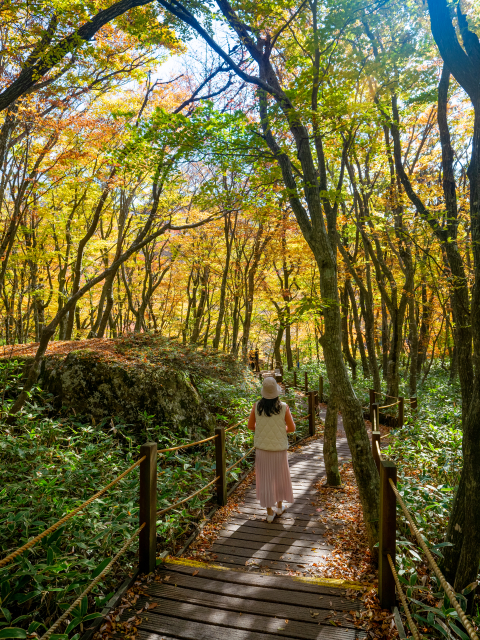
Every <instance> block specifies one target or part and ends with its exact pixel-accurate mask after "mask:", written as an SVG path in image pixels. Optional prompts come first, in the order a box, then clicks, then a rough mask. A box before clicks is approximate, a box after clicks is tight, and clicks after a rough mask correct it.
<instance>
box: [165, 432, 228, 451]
mask: <svg viewBox="0 0 480 640" xmlns="http://www.w3.org/2000/svg"><path fill="white" fill-rule="evenodd" d="M216 437H217V436H216V435H215V436H210V438H205V439H204V440H197V441H196V442H189V443H188V444H180V445H178V446H177V447H169V448H168V449H158V451H157V453H166V452H167V451H178V450H179V449H188V447H194V446H195V445H197V444H203V443H204V442H209V441H210V440H215V438H216Z"/></svg>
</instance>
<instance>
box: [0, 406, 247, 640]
mask: <svg viewBox="0 0 480 640" xmlns="http://www.w3.org/2000/svg"><path fill="white" fill-rule="evenodd" d="M247 419H248V417H245V418H243V419H242V420H241V421H240V422H239V423H238V424H236V425H233V426H232V427H229V428H228V429H225V428H224V427H217V428H216V429H215V435H213V436H211V437H209V438H205V439H203V440H198V441H196V442H190V443H188V444H183V445H179V446H176V447H170V448H168V449H160V450H158V448H157V443H156V442H146V443H145V444H143V445H142V446H141V447H140V457H139V459H138V460H137V461H136V462H135V463H134V464H132V465H131V466H130V467H129V468H128V469H126V470H125V471H124V472H123V473H122V474H120V475H119V476H118V477H117V478H115V479H114V480H112V482H110V483H109V484H108V485H106V486H105V487H104V488H103V489H101V490H100V491H98V492H97V493H95V494H94V495H93V496H91V497H90V498H89V499H88V500H86V501H85V502H83V503H82V504H81V505H80V506H79V507H77V508H76V509H74V510H73V511H71V512H70V513H69V514H67V515H66V516H64V517H63V518H61V519H60V520H58V521H57V522H56V523H54V524H53V525H51V526H50V527H48V529H45V531H43V532H42V533H40V534H39V535H37V536H35V537H34V538H32V539H31V540H29V541H28V542H27V543H26V544H24V545H23V546H21V547H19V548H18V549H16V550H15V551H12V552H11V553H9V554H8V555H7V556H5V557H4V558H2V559H0V568H1V567H3V566H6V565H8V564H10V563H14V562H15V560H16V558H17V557H18V556H20V555H21V554H23V553H24V552H25V551H27V550H28V549H31V548H32V547H34V546H35V545H36V544H37V543H38V542H40V541H41V540H42V539H43V538H45V537H46V536H48V535H50V534H51V533H53V532H54V531H55V530H57V529H58V528H59V527H61V526H62V525H63V524H65V523H66V522H67V521H69V520H70V519H72V518H73V517H75V516H76V515H77V514H78V513H80V512H82V511H84V510H85V509H86V508H87V507H88V505H90V504H91V503H92V502H94V501H95V500H97V499H98V498H100V497H101V496H103V495H104V494H105V493H106V492H107V491H108V490H110V489H111V488H113V487H114V486H115V485H116V484H117V483H118V482H119V481H120V480H122V479H123V478H124V477H125V476H127V475H128V474H129V473H131V472H132V471H133V470H134V469H136V468H137V467H139V471H140V474H139V476H140V477H139V494H138V495H139V527H138V529H137V530H136V531H135V532H134V533H133V534H132V535H131V537H130V538H128V540H127V541H126V542H125V543H124V545H123V546H122V548H121V549H120V550H119V552H118V553H117V554H116V555H115V556H114V557H113V558H112V560H111V561H110V562H109V563H108V565H107V566H105V567H104V568H103V569H102V571H101V573H100V574H99V575H97V576H96V577H95V578H94V580H93V581H92V582H91V583H90V584H89V585H88V587H87V588H86V589H85V590H84V591H83V592H82V593H81V594H80V596H79V597H78V598H77V599H76V600H75V601H74V602H73V603H72V605H71V606H70V607H68V609H67V611H65V612H64V613H63V614H62V615H61V616H60V618H59V619H58V620H56V621H55V623H54V624H53V625H51V626H50V628H49V629H48V630H47V631H46V633H45V634H44V635H43V636H42V638H41V640H48V639H49V638H50V636H51V635H52V634H54V633H55V632H56V630H57V629H58V628H59V627H60V626H61V625H62V624H63V623H64V621H65V620H66V619H67V617H68V615H69V614H70V613H71V611H73V610H74V609H75V607H77V606H79V604H80V603H81V602H82V601H83V599H84V598H86V596H87V595H88V594H89V593H90V591H91V590H92V589H93V588H94V587H95V585H96V584H98V582H99V581H100V580H101V579H102V578H103V577H104V576H105V575H106V574H107V573H108V572H109V571H110V570H111V568H112V567H113V564H114V563H115V562H116V561H117V560H118V559H119V558H120V557H121V556H122V555H123V554H124V553H125V552H126V550H127V549H128V548H129V547H130V546H131V544H132V543H133V541H134V540H135V539H136V538H137V537H138V568H139V573H146V574H148V573H151V572H152V571H154V570H155V567H156V562H157V556H156V550H157V531H156V523H157V520H158V516H159V515H163V514H164V513H167V512H168V511H171V510H172V509H175V508H177V507H179V506H180V505H181V504H184V503H186V502H188V501H190V500H192V499H193V498H194V497H195V496H197V495H198V494H199V493H201V492H203V491H205V490H206V489H208V488H209V487H210V486H212V485H215V487H216V502H217V504H218V505H219V506H224V505H226V504H227V484H228V474H229V473H230V472H231V471H233V469H234V468H235V467H236V466H238V465H239V464H240V463H241V462H242V461H243V460H245V459H246V458H247V457H248V456H250V455H251V454H252V452H253V451H254V448H252V449H250V450H249V451H247V453H246V454H245V455H244V456H242V457H241V458H240V459H239V460H237V461H236V462H234V463H233V464H232V465H230V466H229V467H228V469H227V468H226V461H227V454H226V446H225V436H226V433H227V432H229V431H232V430H233V429H236V428H238V426H239V425H240V424H241V423H242V422H246V420H247ZM213 440H214V441H215V478H214V479H213V480H211V481H210V482H209V483H207V484H206V485H205V486H203V487H201V488H200V489H198V490H197V491H195V493H193V494H191V495H190V496H188V497H186V498H184V499H183V500H181V501H179V502H176V503H173V504H171V505H169V506H167V507H166V508H163V509H161V510H158V505H157V481H158V474H157V465H158V454H159V453H165V452H170V451H177V450H179V449H186V448H188V447H193V446H195V445H201V444H204V443H206V442H210V441H213ZM5 637H7V636H5ZM8 637H20V636H8Z"/></svg>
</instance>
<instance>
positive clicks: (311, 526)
mask: <svg viewBox="0 0 480 640" xmlns="http://www.w3.org/2000/svg"><path fill="white" fill-rule="evenodd" d="M230 522H231V523H232V524H238V525H245V524H246V525H247V526H249V527H255V528H259V529H264V530H265V531H290V532H295V533H302V532H309V531H312V532H313V531H319V532H320V531H323V530H325V529H326V527H325V525H324V524H322V523H321V522H318V521H316V520H315V521H314V520H312V521H311V523H307V524H305V523H303V524H302V525H299V524H294V523H293V522H281V521H280V520H277V519H275V520H274V521H273V522H267V521H266V520H265V519H264V518H262V519H260V518H258V519H257V518H242V517H241V516H240V515H239V516H237V515H235V516H234V517H232V519H231V521H230ZM340 528H341V526H340V525H338V526H331V527H330V529H331V530H332V531H335V530H336V529H340Z"/></svg>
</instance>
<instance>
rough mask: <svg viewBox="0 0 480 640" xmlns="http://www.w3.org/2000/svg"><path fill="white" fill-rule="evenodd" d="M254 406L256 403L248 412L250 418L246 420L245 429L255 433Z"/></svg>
mask: <svg viewBox="0 0 480 640" xmlns="http://www.w3.org/2000/svg"><path fill="white" fill-rule="evenodd" d="M256 404H257V403H256V402H255V403H254V404H253V407H252V410H251V411H250V417H249V418H248V425H247V427H248V428H249V429H250V431H255V405H256Z"/></svg>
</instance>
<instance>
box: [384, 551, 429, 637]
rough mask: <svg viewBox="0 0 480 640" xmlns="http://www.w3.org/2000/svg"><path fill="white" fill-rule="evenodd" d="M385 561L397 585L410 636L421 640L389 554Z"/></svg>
mask: <svg viewBox="0 0 480 640" xmlns="http://www.w3.org/2000/svg"><path fill="white" fill-rule="evenodd" d="M387 559H388V564H389V565H390V569H391V570H392V574H393V578H394V580H395V584H396V585H397V593H398V595H399V596H400V600H401V601H402V604H403V609H404V611H405V615H406V616H407V621H408V626H409V627H410V631H411V632H412V636H413V637H414V638H415V640H421V639H420V634H419V633H418V629H417V625H416V624H415V622H414V621H413V618H412V614H411V613H410V609H409V608H408V603H407V599H406V598H405V594H404V593H403V589H402V585H401V584H400V580H399V578H398V574H397V571H396V569H395V565H394V564H393V560H392V556H391V555H390V554H389V553H388V554H387Z"/></svg>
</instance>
